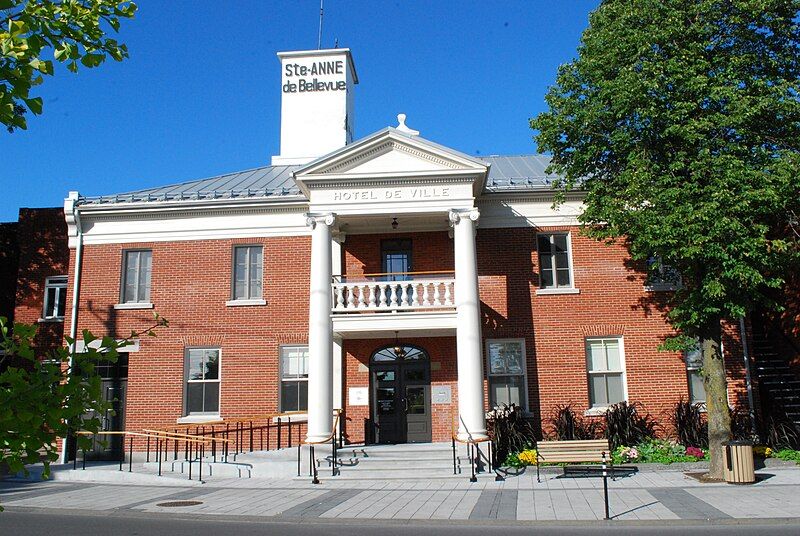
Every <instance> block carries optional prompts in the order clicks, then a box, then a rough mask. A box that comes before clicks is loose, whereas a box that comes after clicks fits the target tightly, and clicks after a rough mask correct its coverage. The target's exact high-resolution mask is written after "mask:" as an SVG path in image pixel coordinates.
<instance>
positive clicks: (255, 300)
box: [228, 244, 266, 305]
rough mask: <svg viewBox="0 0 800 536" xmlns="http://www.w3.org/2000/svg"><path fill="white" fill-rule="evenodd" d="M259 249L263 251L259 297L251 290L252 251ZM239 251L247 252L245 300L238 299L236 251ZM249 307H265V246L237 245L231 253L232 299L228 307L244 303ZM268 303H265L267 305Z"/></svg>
mask: <svg viewBox="0 0 800 536" xmlns="http://www.w3.org/2000/svg"><path fill="white" fill-rule="evenodd" d="M252 248H258V249H260V250H261V292H260V293H259V294H258V296H255V295H252V294H251V290H252V289H250V277H249V276H250V250H251V249H252ZM238 249H245V250H247V262H246V263H245V272H246V274H247V276H246V277H245V285H246V290H247V292H246V296H245V297H244V298H237V297H236V251H237V250H238ZM245 302H246V303H247V304H249V305H263V304H262V303H261V302H264V245H263V244H236V245H235V246H233V249H232V251H231V299H230V301H229V302H228V305H238V304H242V303H245ZM265 303H266V302H264V304H265Z"/></svg>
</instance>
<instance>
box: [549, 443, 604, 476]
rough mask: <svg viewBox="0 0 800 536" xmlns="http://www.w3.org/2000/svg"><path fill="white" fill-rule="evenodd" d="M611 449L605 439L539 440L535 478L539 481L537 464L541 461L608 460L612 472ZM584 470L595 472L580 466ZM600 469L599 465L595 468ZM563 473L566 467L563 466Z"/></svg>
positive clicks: (579, 461) (583, 461)
mask: <svg viewBox="0 0 800 536" xmlns="http://www.w3.org/2000/svg"><path fill="white" fill-rule="evenodd" d="M610 452H611V449H609V446H608V440H607V439H586V440H573V441H539V442H538V443H537V444H536V458H537V463H536V480H537V481H539V482H541V479H540V476H539V466H540V465H541V464H542V463H586V462H603V461H607V462H609V466H610V467H611V468H612V474H613V467H614V465H613V462H612V461H611V455H610ZM582 469H583V470H585V471H584V472H587V473H588V472H595V471H594V468H588V467H586V468H582ZM596 469H597V470H598V471H600V470H602V469H601V468H600V467H597V468H596ZM564 474H565V475H566V474H567V468H566V467H564Z"/></svg>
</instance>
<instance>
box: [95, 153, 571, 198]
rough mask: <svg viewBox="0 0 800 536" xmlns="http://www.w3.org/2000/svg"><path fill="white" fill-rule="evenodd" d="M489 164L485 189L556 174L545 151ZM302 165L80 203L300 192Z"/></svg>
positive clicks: (516, 187) (511, 187)
mask: <svg viewBox="0 0 800 536" xmlns="http://www.w3.org/2000/svg"><path fill="white" fill-rule="evenodd" d="M477 158H478V159H480V160H482V161H484V162H486V163H487V164H491V167H490V169H489V178H488V180H487V182H486V191H488V192H503V191H525V190H541V189H546V188H549V187H550V185H551V183H552V181H553V179H555V178H556V175H553V174H548V173H545V169H546V168H547V166H548V164H549V163H550V157H549V156H545V155H524V156H485V157H477ZM301 167H302V166H264V167H260V168H255V169H248V170H246V171H237V172H234V173H227V174H225V175H219V176H216V177H209V178H206V179H198V180H193V181H187V182H181V183H178V184H170V185H167V186H159V187H155V188H144V189H142V190H135V191H132V192H126V193H122V194H113V195H101V196H93V197H81V199H80V201H79V202H80V204H91V205H99V204H112V203H134V202H136V203H141V202H148V201H180V200H197V199H237V198H245V197H285V196H298V195H301V193H300V189H299V188H298V187H297V185H296V184H295V182H294V181H293V180H292V172H293V171H296V170H298V169H300V168H301Z"/></svg>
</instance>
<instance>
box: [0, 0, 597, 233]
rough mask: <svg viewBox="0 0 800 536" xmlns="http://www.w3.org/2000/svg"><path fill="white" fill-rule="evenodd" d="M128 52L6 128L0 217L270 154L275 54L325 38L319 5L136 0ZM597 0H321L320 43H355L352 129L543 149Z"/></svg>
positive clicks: (48, 85) (54, 92) (60, 84)
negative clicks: (540, 129)
mask: <svg viewBox="0 0 800 536" xmlns="http://www.w3.org/2000/svg"><path fill="white" fill-rule="evenodd" d="M137 3H138V5H139V12H138V13H137V15H136V18H135V19H133V20H131V21H124V22H123V27H122V29H121V32H120V34H121V35H120V39H121V40H122V41H123V42H125V43H126V44H127V45H128V48H129V49H130V55H131V57H130V59H129V60H127V61H125V62H122V63H116V62H113V61H112V62H109V63H107V64H105V65H103V66H101V67H100V68H99V69H94V70H87V69H83V70H81V71H80V72H79V73H78V74H77V75H72V74H70V73H68V72H67V71H66V69H63V68H62V67H61V66H58V67H57V69H56V76H55V77H50V78H49V79H48V80H45V83H44V84H43V85H42V86H39V88H37V89H36V91H37V92H38V94H39V95H41V96H42V97H43V98H44V103H45V105H44V114H43V115H42V116H38V117H30V118H29V128H28V130H27V131H18V132H15V133H14V134H6V133H5V132H3V131H0V155H2V165H0V188H2V192H3V194H4V195H3V198H4V201H3V203H2V205H0V221H13V220H16V219H17V212H18V210H19V208H20V207H42V206H61V205H62V204H63V199H64V197H65V196H66V194H67V192H68V191H69V190H78V191H80V192H81V193H82V194H84V195H98V194H109V193H120V192H125V191H129V190H134V189H138V188H144V187H149V186H157V185H164V184H170V183H173V182H182V181H186V180H192V179H198V178H203V177H208V176H213V175H217V174H221V173H225V172H230V171H236V170H242V169H248V168H253V167H258V166H262V165H267V164H269V161H270V157H271V156H272V155H274V154H277V152H278V147H279V130H280V69H279V63H278V59H277V57H276V56H275V53H276V52H278V51H284V50H303V49H314V48H316V46H317V31H318V20H319V19H318V13H319V1H318V0H295V1H289V0H286V1H267V0H262V1H259V0H252V1H245V0H227V1H213V2H212V1H210V0H197V1H189V0H169V1H163V0H138V1H137ZM598 3H599V0H593V1H588V0H568V1H558V0H552V1H545V0H528V1H518V2H506V1H491V2H489V1H465V0H461V1H444V0H442V1H430V0H429V1H396V2H383V1H369V0H325V23H324V28H323V48H331V47H333V44H334V40H335V39H338V42H339V46H340V47H349V48H350V49H351V50H352V52H353V58H354V61H355V65H356V69H357V71H358V75H359V82H360V83H359V85H358V86H357V87H356V97H355V98H356V114H355V133H356V137H357V138H360V137H363V136H366V135H368V134H370V133H372V132H374V131H376V130H379V129H381V128H383V127H385V126H388V125H392V126H394V125H396V124H397V120H396V115H397V114H398V113H400V112H404V113H406V114H407V115H408V120H407V123H408V125H409V126H410V127H411V128H414V129H417V130H419V131H420V132H421V135H422V136H423V137H425V138H428V139H430V140H432V141H435V142H437V143H441V144H443V145H447V146H449V147H452V148H454V149H457V150H460V151H463V152H465V153H467V154H472V155H490V154H529V153H534V152H536V146H535V144H534V143H533V141H532V139H531V134H532V133H531V130H530V129H529V127H528V119H529V118H530V117H532V116H534V115H536V114H537V113H538V112H540V111H542V110H543V109H544V108H545V103H544V94H545V92H546V90H547V87H548V86H549V85H551V84H552V83H553V81H554V79H555V75H556V70H557V68H558V66H559V65H560V64H561V63H564V62H567V61H569V60H570V59H572V58H573V57H574V56H575V54H576V48H577V45H578V41H579V39H580V34H581V32H582V31H583V30H584V28H585V27H586V25H587V19H588V14H589V12H590V11H591V10H592V9H594V8H595V7H596V6H597V5H598Z"/></svg>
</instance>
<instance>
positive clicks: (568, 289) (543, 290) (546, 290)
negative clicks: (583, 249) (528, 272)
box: [536, 231, 580, 295]
mask: <svg viewBox="0 0 800 536" xmlns="http://www.w3.org/2000/svg"><path fill="white" fill-rule="evenodd" d="M556 235H558V236H565V237H566V238H567V266H568V267H569V285H568V286H562V287H559V286H558V270H557V269H556V268H555V264H551V266H550V268H551V269H552V270H553V282H554V283H555V285H556V286H554V287H544V286H542V255H541V252H540V251H539V237H541V236H547V237H549V239H550V252H549V253H550V258H551V262H554V261H553V259H555V255H554V254H553V237H555V236H556ZM536 263H537V266H538V267H539V287H538V288H537V289H536V294H537V295H546V294H578V293H579V292H580V291H579V290H578V288H577V287H576V286H575V267H574V266H573V260H572V233H570V232H569V231H550V232H547V231H543V232H539V233H536Z"/></svg>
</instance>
